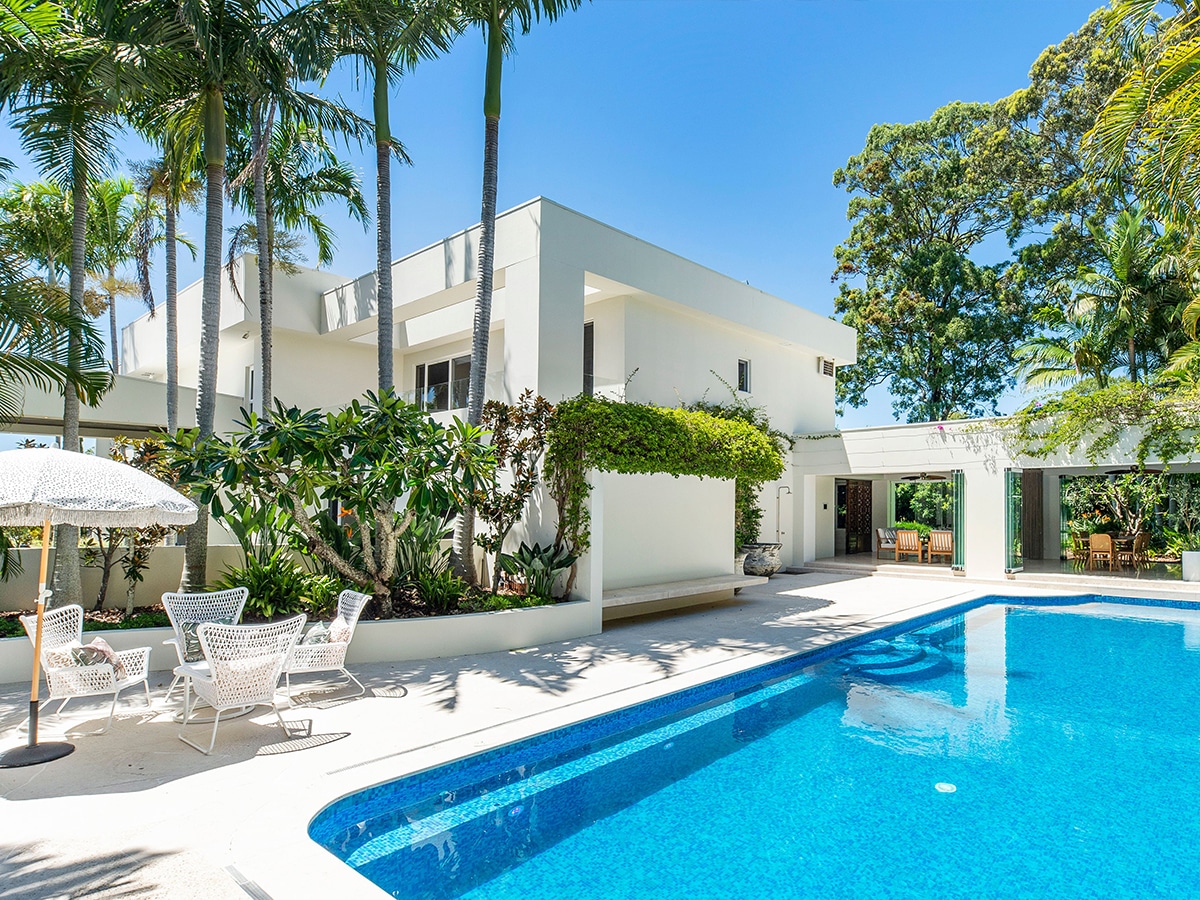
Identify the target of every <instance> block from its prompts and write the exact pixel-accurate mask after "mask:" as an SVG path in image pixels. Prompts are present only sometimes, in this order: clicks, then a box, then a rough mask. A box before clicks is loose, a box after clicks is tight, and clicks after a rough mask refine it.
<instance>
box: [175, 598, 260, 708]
mask: <svg viewBox="0 0 1200 900" xmlns="http://www.w3.org/2000/svg"><path fill="white" fill-rule="evenodd" d="M249 596H250V592H249V591H248V590H246V588H244V587H240V588H232V589H230V590H228V591H215V592H214V593H211V594H163V595H162V604H163V609H165V610H166V611H167V618H168V619H170V620H171V628H172V629H174V631H175V637H173V638H171V639H170V640H167V641H164V642H163V643H165V644H169V645H170V646H173V647H174V648H175V653H176V655H178V657H179V665H181V666H182V665H186V664H187V663H189V662H197V660H195V659H191V660H189V659H188V658H187V639H186V637H185V636H184V626H185V625H190V626H192V627H195V626H197V625H200V624H201V623H203V622H216V621H218V620H220V619H228V620H229V621H230V622H232V623H234V624H237V623H238V622H239V621H241V618H242V609H243V608H244V607H245V605H246V598H248V597H249ZM182 680H183V678H182V676H180V675H176V676H175V678H174V679H173V680H172V681H171V686H170V687H168V688H167V696H166V698H165V699H167V700H170V699H171V692H172V691H174V690H175V685H177V684H179V682H180V681H182Z"/></svg>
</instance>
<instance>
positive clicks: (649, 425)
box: [545, 397, 784, 552]
mask: <svg viewBox="0 0 1200 900" xmlns="http://www.w3.org/2000/svg"><path fill="white" fill-rule="evenodd" d="M783 465H784V460H783V457H782V455H781V454H780V452H779V448H778V446H777V445H776V443H775V441H774V440H773V439H772V438H771V436H770V435H768V434H766V433H764V432H763V431H762V430H761V429H759V428H756V427H755V426H754V425H751V424H750V423H748V422H744V421H740V420H737V419H722V418H718V417H717V416H713V415H710V414H709V413H706V412H700V411H697V410H688V409H678V408H668V407H661V406H650V405H649V404H644V403H620V402H616V401H613V400H606V399H603V398H599V397H576V398H574V399H573V400H565V401H563V402H562V403H560V404H558V406H557V407H556V408H555V411H554V419H553V421H552V423H551V425H550V430H549V433H548V436H547V447H546V461H545V471H546V477H547V480H548V481H549V484H550V490H551V493H552V494H553V495H554V499H555V501H556V502H557V503H558V507H559V538H560V539H565V540H567V541H569V542H570V544H571V547H572V549H573V550H574V551H575V552H581V551H583V550H586V549H587V545H588V519H587V511H586V507H585V501H586V499H587V494H588V485H587V477H586V476H587V471H588V470H589V469H596V470H598V471H601V472H617V473H620V474H623V475H635V474H651V473H663V474H667V475H675V476H679V475H700V476H702V477H705V478H731V479H738V480H745V481H751V482H763V481H772V480H774V479H776V478H778V477H779V476H780V475H782V474H783Z"/></svg>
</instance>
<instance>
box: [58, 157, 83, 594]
mask: <svg viewBox="0 0 1200 900" xmlns="http://www.w3.org/2000/svg"><path fill="white" fill-rule="evenodd" d="M72 168H73V172H72V176H73V177H72V184H71V280H70V300H69V304H70V310H71V312H72V313H74V314H75V315H77V316H79V317H80V318H82V317H83V316H84V310H83V282H84V278H85V277H86V272H85V270H84V262H85V259H84V254H85V253H86V244H85V241H86V236H87V170H86V169H85V168H84V167H83V163H82V161H78V160H77V161H76V162H75V163H74V164H73V167H72ZM80 344H81V341H80V338H79V335H78V334H77V333H76V332H75V331H72V332H71V334H70V337H69V338H68V344H67V359H68V360H69V361H70V363H71V366H72V367H74V368H77V367H78V366H79V365H80V363H81V357H82V350H83V348H82V347H81V346H80ZM63 449H64V450H69V451H71V452H72V453H79V452H80V450H81V449H82V448H81V447H80V445H79V395H78V394H77V393H76V392H75V391H74V390H72V389H71V387H70V386H69V385H68V386H67V389H66V391H64V394H63ZM82 600H83V588H82V586H81V585H80V581H79V528H78V527H77V526H75V525H59V526H58V527H57V528H56V529H55V531H54V602H55V604H56V605H57V604H70V603H80V602H82Z"/></svg>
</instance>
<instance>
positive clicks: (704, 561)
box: [600, 472, 734, 590]
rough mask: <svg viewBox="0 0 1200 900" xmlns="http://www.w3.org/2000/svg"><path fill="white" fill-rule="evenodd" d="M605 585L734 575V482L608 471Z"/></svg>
mask: <svg viewBox="0 0 1200 900" xmlns="http://www.w3.org/2000/svg"><path fill="white" fill-rule="evenodd" d="M600 477H601V479H602V483H603V498H604V503H603V508H604V530H603V534H604V547H603V560H604V562H603V565H604V589H605V590H613V589H615V588H627V587H640V586H643V585H649V584H659V583H662V582H667V581H686V580H689V579H692V578H708V577H711V576H715V575H731V574H733V556H734V546H733V482H732V481H728V480H724V479H719V478H698V477H696V476H692V475H684V476H681V477H679V478H675V477H672V476H671V475H662V474H659V475H617V474H614V473H611V472H610V473H605V474H603V475H602V476H600Z"/></svg>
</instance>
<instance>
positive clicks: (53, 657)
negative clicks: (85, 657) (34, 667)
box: [42, 641, 87, 669]
mask: <svg viewBox="0 0 1200 900" xmlns="http://www.w3.org/2000/svg"><path fill="white" fill-rule="evenodd" d="M81 649H83V644H81V643H80V642H79V641H70V642H69V643H66V644H60V645H59V646H57V647H54V648H53V649H49V650H43V651H42V656H43V658H44V659H45V661H46V667H47V668H49V669H63V668H66V667H67V666H83V665H87V663H81V662H76V661H75V651H76V650H81Z"/></svg>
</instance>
